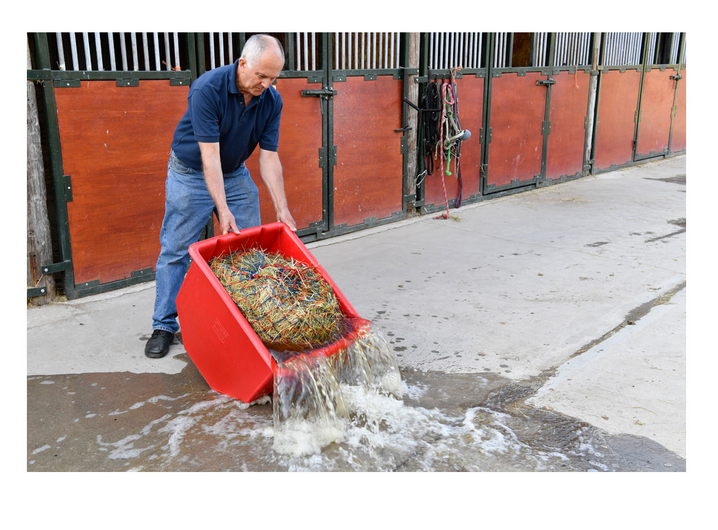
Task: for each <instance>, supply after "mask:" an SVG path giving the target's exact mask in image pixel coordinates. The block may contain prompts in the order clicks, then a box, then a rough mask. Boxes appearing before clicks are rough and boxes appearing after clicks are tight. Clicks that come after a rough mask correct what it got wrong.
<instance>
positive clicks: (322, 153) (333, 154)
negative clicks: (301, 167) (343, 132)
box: [319, 145, 337, 167]
mask: <svg viewBox="0 0 718 530" xmlns="http://www.w3.org/2000/svg"><path fill="white" fill-rule="evenodd" d="M326 159H327V149H326V147H320V148H319V167H324V163H325V161H326ZM329 163H330V164H331V165H333V166H336V165H337V146H336V145H333V146H332V147H331V151H330V157H329Z"/></svg>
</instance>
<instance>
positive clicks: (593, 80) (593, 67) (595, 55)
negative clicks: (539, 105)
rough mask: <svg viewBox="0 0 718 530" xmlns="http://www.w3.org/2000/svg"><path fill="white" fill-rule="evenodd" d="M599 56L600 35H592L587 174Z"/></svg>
mask: <svg viewBox="0 0 718 530" xmlns="http://www.w3.org/2000/svg"><path fill="white" fill-rule="evenodd" d="M600 54H601V34H600V33H594V34H593V53H592V55H593V60H592V62H591V72H592V73H591V80H590V81H589V85H588V93H589V95H588V97H589V100H588V120H587V121H586V146H585V152H584V164H585V165H586V166H588V167H589V170H588V171H587V174H588V173H592V172H593V164H591V155H592V154H593V152H592V149H591V148H592V145H593V125H594V120H595V117H596V98H597V97H598V90H597V87H598V67H599V64H598V63H599V61H598V59H599V55H600Z"/></svg>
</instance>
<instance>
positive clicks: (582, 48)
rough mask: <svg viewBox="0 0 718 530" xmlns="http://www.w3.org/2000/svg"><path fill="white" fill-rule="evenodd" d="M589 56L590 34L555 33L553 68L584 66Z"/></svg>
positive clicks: (587, 62)
mask: <svg viewBox="0 0 718 530" xmlns="http://www.w3.org/2000/svg"><path fill="white" fill-rule="evenodd" d="M590 55H591V34H590V33H556V53H555V59H554V66H585V65H587V64H589V60H590ZM535 66H545V65H543V64H539V65H535Z"/></svg>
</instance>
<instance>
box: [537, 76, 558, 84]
mask: <svg viewBox="0 0 718 530" xmlns="http://www.w3.org/2000/svg"><path fill="white" fill-rule="evenodd" d="M536 84H537V85H540V86H549V85H555V84H556V81H555V80H554V79H551V78H548V79H542V80H541V81H536Z"/></svg>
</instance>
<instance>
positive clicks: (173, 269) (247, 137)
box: [145, 35, 297, 358]
mask: <svg viewBox="0 0 718 530" xmlns="http://www.w3.org/2000/svg"><path fill="white" fill-rule="evenodd" d="M283 66H284V51H283V49H282V46H281V44H280V43H279V41H278V40H277V39H275V38H274V37H271V36H269V35H254V36H252V37H250V38H249V39H248V40H247V42H246V44H245V46H244V49H243V50H242V56H241V57H240V58H239V59H238V60H237V61H236V62H235V63H234V64H232V65H228V66H223V67H220V68H216V69H214V70H211V71H209V72H207V73H205V74H203V75H202V76H200V77H199V78H198V79H197V80H196V81H195V82H194V83H193V84H192V86H191V87H190V92H189V97H188V98H187V111H186V112H185V114H184V116H183V117H182V119H181V120H180V122H179V123H178V124H177V128H176V129H175V133H174V138H173V141H172V151H171V153H170V160H169V164H168V168H167V182H166V184H165V190H166V193H165V195H166V201H165V217H164V220H163V222H162V229H161V231H160V244H161V246H162V249H161V251H160V256H159V259H158V260H157V273H156V284H157V286H156V293H155V307H154V314H153V315H152V329H153V332H152V337H151V338H150V339H149V340H148V341H147V344H146V346H145V355H147V356H148V357H151V358H160V357H164V356H165V355H166V354H167V352H168V351H169V346H170V344H171V343H172V340H173V338H174V334H175V333H176V332H177V331H178V330H179V325H178V324H177V305H176V303H175V299H176V298H177V293H178V292H179V289H180V287H181V286H182V282H183V280H184V276H185V273H186V272H187V267H188V265H189V252H188V249H189V246H190V245H191V244H192V243H194V242H196V241H197V240H198V239H199V236H200V233H201V232H202V228H203V227H204V226H205V225H206V223H207V220H208V219H209V217H210V215H212V211H214V213H215V215H216V216H217V219H218V221H219V226H220V231H221V233H222V234H227V233H229V232H235V233H239V230H240V229H243V228H249V227H252V226H258V225H260V224H261V220H260V216H259V192H258V190H257V186H256V185H255V184H254V182H253V181H252V179H251V177H250V175H249V171H248V170H247V168H246V167H245V165H244V161H245V160H247V159H248V158H249V156H250V155H251V154H252V152H253V151H254V149H255V148H256V146H257V145H259V172H260V174H261V176H262V180H263V181H264V184H265V186H266V188H267V190H268V191H269V195H270V197H271V199H272V203H273V204H274V209H275V210H276V213H277V221H281V222H283V223H285V224H286V225H287V226H288V227H289V228H290V229H292V230H294V231H296V229H297V228H296V224H295V222H294V219H293V218H292V215H291V213H290V212H289V208H288V206H287V199H286V196H285V193H284V179H283V176H282V165H281V163H280V161H279V155H278V154H277V149H278V143H279V121H280V117H281V113H282V98H281V97H280V95H279V92H277V90H276V89H275V88H274V87H272V83H273V82H274V80H275V79H276V78H277V77H278V76H279V74H280V72H281V70H282V67H283Z"/></svg>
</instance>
